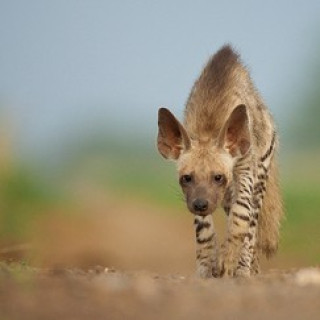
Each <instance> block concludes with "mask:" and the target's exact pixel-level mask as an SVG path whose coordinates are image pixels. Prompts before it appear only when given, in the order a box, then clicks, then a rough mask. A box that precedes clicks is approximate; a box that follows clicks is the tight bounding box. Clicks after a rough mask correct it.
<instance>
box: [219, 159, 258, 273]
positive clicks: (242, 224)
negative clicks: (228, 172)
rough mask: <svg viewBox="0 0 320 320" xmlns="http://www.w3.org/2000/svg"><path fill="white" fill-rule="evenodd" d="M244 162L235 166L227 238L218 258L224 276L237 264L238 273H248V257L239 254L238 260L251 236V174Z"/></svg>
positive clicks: (249, 260)
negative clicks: (235, 171) (235, 177)
mask: <svg viewBox="0 0 320 320" xmlns="http://www.w3.org/2000/svg"><path fill="white" fill-rule="evenodd" d="M246 163H247V162H244V163H239V164H238V165H237V167H238V168H236V170H237V179H238V180H237V181H236V186H235V191H234V199H233V200H232V203H231V206H230V210H229V216H228V230H227V239H226V242H225V243H224V246H223V251H222V257H221V260H220V268H221V275H225V276H233V275H234V274H235V271H236V268H237V267H238V266H239V265H240V267H239V271H238V272H239V273H241V274H250V264H251V259H250V257H248V256H247V255H241V257H242V260H240V261H239V258H240V253H242V251H243V247H245V248H247V249H246V250H245V252H247V251H248V248H249V242H250V237H251V236H250V234H249V225H250V219H251V216H252V204H251V199H252V193H253V174H252V170H251V169H250V167H249V166H248V165H245V164H246ZM225 207H226V206H225Z"/></svg>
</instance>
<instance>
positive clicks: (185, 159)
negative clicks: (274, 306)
mask: <svg viewBox="0 0 320 320" xmlns="http://www.w3.org/2000/svg"><path fill="white" fill-rule="evenodd" d="M277 146H278V143H277V136H276V129H275V125H274V121H273V118H272V116H271V115H270V113H269V111H268V109H267V108H266V106H265V105H264V103H263V101H262V99H261V97H260V96H259V94H258V92H257V90H256V89H255V87H254V85H253V83H252V81H251V78H250V76H249V73H248V71H247V69H246V68H245V67H244V66H243V64H242V63H241V61H240V58H239V56H238V54H236V53H235V52H234V51H233V50H232V48H231V47H230V46H224V47H223V48H221V49H220V50H219V51H218V52H217V53H216V54H215V55H214V56H213V57H212V58H211V59H210V60H209V62H208V63H207V65H206V67H205V68H204V70H203V72H202V73H201V75H200V77H199V78H198V80H197V81H196V82H195V84H194V86H193V88H192V90H191V93H190V95H189V98H188V101H187V104H186V108H185V114H184V124H183V125H181V124H180V123H179V121H178V120H177V119H176V118H175V117H174V116H173V115H172V114H171V112H170V111H169V110H167V109H164V108H162V109H160V110H159V134H158V149H159V152H160V153H161V154H162V155H163V156H164V157H165V158H171V159H174V160H177V166H178V171H179V175H180V184H181V187H182V190H183V192H184V194H185V197H186V202H187V205H188V208H189V210H190V211H191V212H192V213H194V214H195V215H198V216H203V217H205V216H206V215H208V214H211V213H212V212H214V211H215V209H216V207H217V206H218V205H221V204H222V205H223V206H224V208H225V210H226V213H227V214H228V215H229V218H228V236H227V239H226V242H225V244H224V246H223V250H222V253H221V255H222V257H223V258H222V259H220V261H222V262H221V266H220V269H222V270H220V271H221V273H222V274H223V273H224V272H227V273H228V274H230V275H233V274H235V268H236V267H237V263H238V261H239V265H238V268H237V270H238V271H239V272H238V274H241V275H242V274H248V272H249V273H250V272H251V274H254V273H255V271H254V270H253V269H258V265H257V263H258V262H257V261H258V259H257V258H256V257H255V251H254V250H253V249H252V248H253V246H254V247H255V248H256V249H258V250H259V251H262V252H264V253H265V254H266V255H267V256H270V255H271V254H273V253H274V252H275V251H276V249H277V246H278V238H279V226H280V220H281V218H282V216H283V209H282V200H281V195H280V190H279V185H278V174H277V165H276V163H275V156H274V155H275V153H276V151H277ZM219 177H220V178H221V177H222V180H221V181H220V180H219V181H218V179H220V178H219ZM246 189H247V190H251V191H250V192H249V195H248V194H246V193H247V192H248V191H246ZM203 203H205V205H203ZM199 206H201V207H199ZM229 213H230V214H229ZM199 219H200V218H199ZM199 219H198V220H197V219H196V224H197V230H196V231H197V242H198V246H199V248H198V249H197V252H198V254H197V255H198V258H199V259H200V260H199V261H198V264H199V266H201V268H200V270H202V271H201V272H200V273H202V274H204V275H205V274H208V273H210V272H211V271H210V270H209V268H211V266H210V263H211V262H212V261H211V262H210V261H209V260H208V259H207V260H206V256H207V253H205V252H207V250H205V249H204V248H205V247H208V246H209V248H211V247H212V246H213V242H212V239H213V238H215V233H214V229H213V225H212V226H211V225H210V228H209V223H203V222H201V221H202V220H201V219H200V220H199ZM257 219H258V220H257ZM208 221H209V220H208ZM257 223H258V226H257ZM211 224H212V223H211ZM206 228H208V230H207V229H206ZM200 231H201V232H202V238H201V234H200ZM206 234H210V235H211V236H207V237H205V236H204V235H206ZM203 237H204V238H203ZM200 253H201V254H202V256H201V254H200ZM238 256H239V259H240V260H237V259H238V258H237V257H238ZM198 258H197V259H198ZM201 259H202V260H201ZM213 260H214V261H216V258H214V259H213ZM208 261H209V262H208ZM251 264H252V266H251ZM253 265H255V266H254V267H253ZM203 266H205V268H204V267H203ZM212 268H213V269H212V270H213V271H212V273H213V274H215V273H216V272H217V267H216V266H212ZM203 270H205V271H203ZM220 271H219V272H220Z"/></svg>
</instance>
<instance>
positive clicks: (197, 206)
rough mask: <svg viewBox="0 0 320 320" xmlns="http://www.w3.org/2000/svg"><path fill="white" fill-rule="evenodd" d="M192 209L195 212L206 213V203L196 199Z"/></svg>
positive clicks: (203, 200)
mask: <svg viewBox="0 0 320 320" xmlns="http://www.w3.org/2000/svg"><path fill="white" fill-rule="evenodd" d="M193 209H194V210H195V211H199V212H202V211H206V210H207V209H208V201H207V200H205V199H196V200H194V201H193Z"/></svg>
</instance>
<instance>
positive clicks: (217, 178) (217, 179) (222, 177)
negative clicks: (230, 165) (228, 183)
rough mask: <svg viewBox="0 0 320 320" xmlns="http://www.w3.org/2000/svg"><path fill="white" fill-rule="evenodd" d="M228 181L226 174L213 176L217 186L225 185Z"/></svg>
mask: <svg viewBox="0 0 320 320" xmlns="http://www.w3.org/2000/svg"><path fill="white" fill-rule="evenodd" d="M225 180H226V177H225V175H224V174H215V175H214V176H213V181H214V182H215V183H216V184H223V183H224V182H225Z"/></svg>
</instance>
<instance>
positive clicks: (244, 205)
mask: <svg viewBox="0 0 320 320" xmlns="http://www.w3.org/2000/svg"><path fill="white" fill-rule="evenodd" d="M236 203H237V204H238V205H239V206H241V207H244V208H246V209H247V210H249V211H250V210H251V208H250V206H249V205H248V204H246V203H244V202H242V201H240V200H237V201H236Z"/></svg>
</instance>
